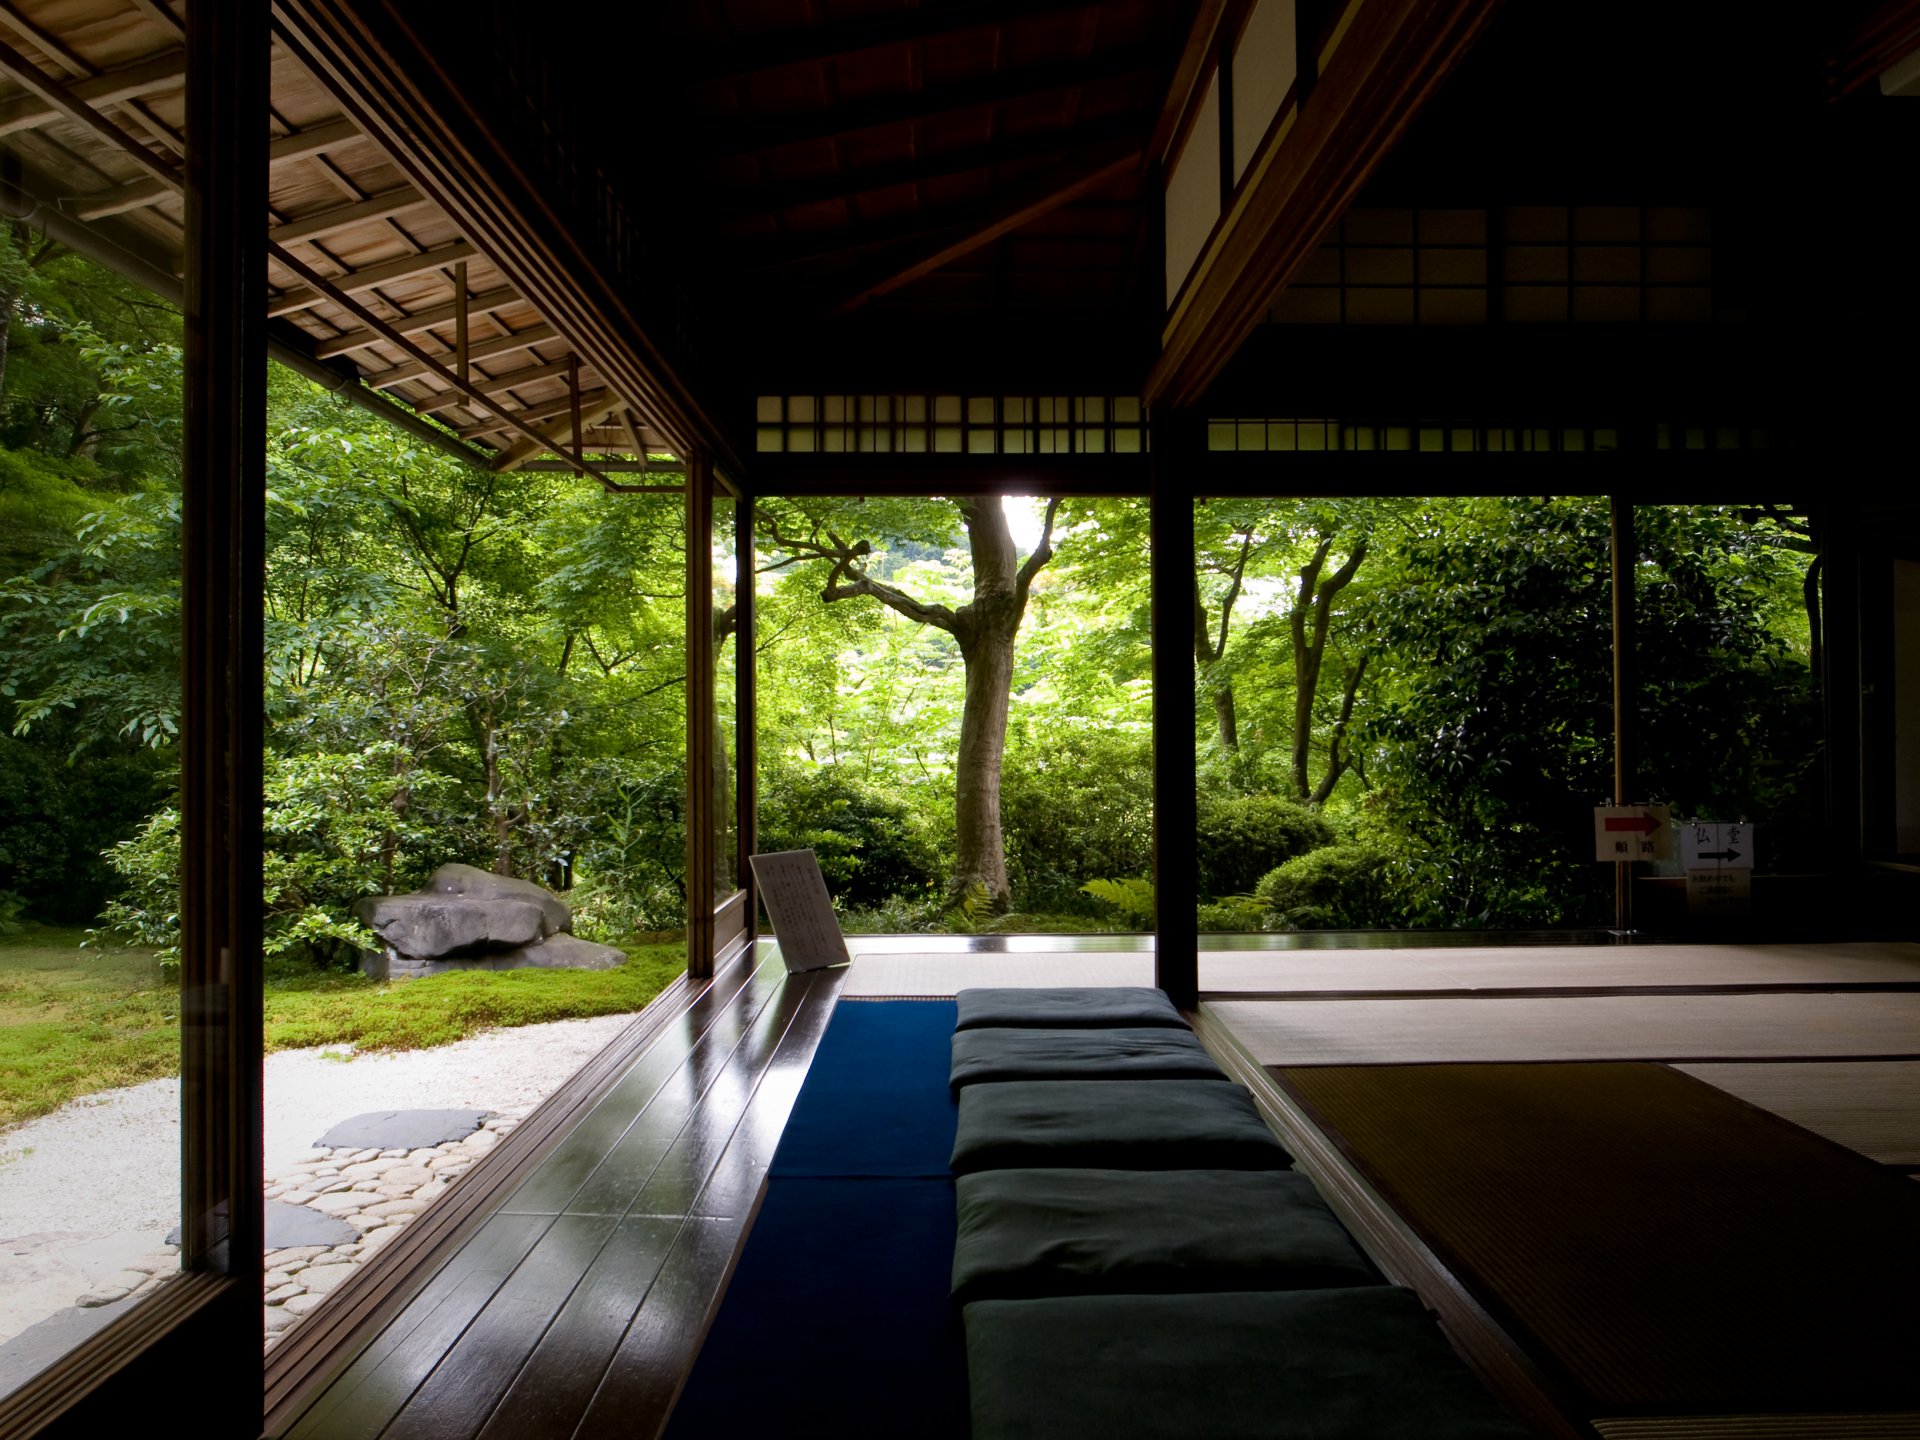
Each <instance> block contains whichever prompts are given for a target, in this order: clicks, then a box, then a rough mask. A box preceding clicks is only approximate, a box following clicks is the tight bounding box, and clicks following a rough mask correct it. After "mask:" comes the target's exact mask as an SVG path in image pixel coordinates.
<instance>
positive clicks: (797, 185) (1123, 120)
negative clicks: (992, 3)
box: [721, 110, 1146, 218]
mask: <svg viewBox="0 0 1920 1440" xmlns="http://www.w3.org/2000/svg"><path fill="white" fill-rule="evenodd" d="M1145 129H1146V123H1145V115H1144V112H1142V111H1139V110H1130V111H1126V112H1124V113H1122V114H1119V115H1114V116H1111V117H1103V118H1102V119H1100V120H1096V121H1092V122H1090V123H1088V124H1083V125H1074V126H1070V127H1067V128H1065V129H1058V130H1039V131H1033V132H1031V133H1029V134H1025V135H1018V136H1015V137H1014V138H1013V139H1011V140H1001V141H996V142H993V143H991V144H986V145H973V146H969V147H967V148H966V149H964V150H949V151H945V152H943V153H941V154H938V155H930V156H927V157H925V158H919V157H916V158H914V159H911V160H902V161H898V162H896V163H894V164H891V165H874V166H869V167H867V168H865V169H861V170H852V171H847V172H845V173H841V174H834V175H821V176H816V177H811V178H809V179H806V180H794V181H788V182H785V183H777V182H776V183H774V184H768V185H758V186H755V187H753V188H751V189H747V190H742V191H741V192H739V194H738V196H737V197H729V199H728V200H727V201H725V202H723V203H722V206H721V212H722V213H723V214H726V215H729V216H732V217H734V218H743V217H745V216H749V215H762V214H766V213H768V212H769V211H774V210H787V209H792V208H794V207H796V206H800V205H817V204H820V203H822V202H824V201H828V200H838V199H851V198H852V197H853V196H855V195H862V194H866V193H868V192H870V191H874V190H885V189H887V188H888V187H890V186H895V185H917V184H924V183H926V182H927V181H929V180H939V179H945V178H947V177H950V176H954V175H965V174H968V173H970V172H972V171H975V170H984V169H988V168H990V167H992V166H996V165H1010V164H1015V163H1017V162H1020V161H1023V160H1037V159H1040V158H1042V157H1043V156H1047V155H1058V154H1063V153H1065V152H1067V151H1071V150H1074V149H1077V148H1082V147H1086V146H1090V145H1099V144H1105V143H1108V142H1110V141H1115V140H1123V139H1131V140H1138V139H1139V138H1140V136H1141V135H1142V134H1143V133H1144V131H1145Z"/></svg>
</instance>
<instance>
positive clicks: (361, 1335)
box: [265, 948, 838, 1437]
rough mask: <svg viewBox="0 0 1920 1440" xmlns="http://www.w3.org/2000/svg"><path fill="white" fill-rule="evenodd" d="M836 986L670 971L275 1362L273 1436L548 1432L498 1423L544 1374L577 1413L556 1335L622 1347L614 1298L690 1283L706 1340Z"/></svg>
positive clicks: (579, 1404) (565, 1351)
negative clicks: (659, 987) (651, 997)
mask: <svg viewBox="0 0 1920 1440" xmlns="http://www.w3.org/2000/svg"><path fill="white" fill-rule="evenodd" d="M837 988H838V976H837V975H836V976H833V977H819V978H817V979H816V978H814V977H795V978H794V979H792V980H789V979H788V977H786V975H785V974H784V971H783V969H782V967H781V966H780V965H779V963H778V961H777V960H773V961H769V960H765V959H760V960H756V959H755V957H754V956H753V955H752V952H751V950H750V948H743V949H742V950H741V951H739V952H738V953H736V954H735V955H733V956H730V957H728V958H727V959H726V960H724V961H723V963H722V964H721V965H720V966H718V967H717V971H716V974H715V975H714V976H713V977H712V978H711V979H709V980H701V981H693V982H689V981H688V980H687V979H686V978H685V977H681V978H679V979H676V980H675V982H674V983H673V984H672V985H671V986H670V987H669V988H668V989H667V990H666V991H664V992H663V993H662V994H661V996H660V997H659V998H658V999H656V1000H655V1001H654V1002H653V1004H652V1005H650V1006H649V1007H648V1008H647V1009H646V1010H645V1011H643V1012H642V1013H641V1014H640V1016H639V1017H637V1018H636V1020H635V1022H634V1024H633V1025H632V1026H630V1027H629V1028H628V1029H627V1030H626V1031H624V1032H622V1034H621V1035H620V1036H619V1037H618V1038H617V1039H616V1040H615V1041H614V1042H613V1043H612V1044H611V1045H609V1046H608V1047H607V1048H606V1049H605V1050H603V1051H602V1052H601V1053H600V1054H598V1055H596V1056H595V1057H594V1058H593V1059H592V1060H591V1061H589V1062H588V1064H587V1065H585V1066H583V1067H582V1068H581V1070H580V1071H579V1072H578V1073H576V1074H575V1076H574V1077H573V1078H572V1079H570V1080H569V1081H568V1082H567V1083H566V1084H565V1085H563V1086H562V1087H561V1088H560V1089H559V1090H558V1091H556V1092H555V1094H554V1095H552V1096H550V1097H549V1098H548V1099H547V1100H546V1101H545V1102H543V1104H542V1105H541V1106H540V1107H539V1108H537V1109H536V1110H535V1111H534V1112H533V1113H532V1114H531V1115H529V1116H528V1117H527V1119H526V1120H524V1121H523V1122H522V1123H521V1124H520V1125H519V1126H518V1127H516V1129H515V1130H514V1131H513V1132H512V1133H511V1134H510V1135H509V1136H508V1138H507V1139H506V1140H505V1141H503V1142H502V1144H501V1145H500V1146H498V1147H497V1148H496V1149H494V1150H493V1151H492V1152H490V1153H489V1154H488V1155H487V1156H485V1157H484V1158H483V1159H482V1160H480V1161H479V1162H477V1163H476V1164H475V1165H474V1166H473V1168H472V1169H471V1170H469V1171H468V1172H467V1173H466V1175H464V1176H462V1177H461V1178H460V1180H459V1181H457V1182H456V1183H455V1185H454V1186H453V1187H452V1188H451V1189H450V1190H449V1191H448V1193H447V1194H446V1195H445V1196H444V1197H442V1199H441V1200H440V1202H439V1203H437V1204H436V1205H435V1206H433V1207H432V1208H431V1209H430V1210H428V1211H427V1212H426V1213H424V1214H423V1215H422V1216H421V1217H420V1219H419V1220H418V1221H416V1222H415V1223H414V1224H413V1225H412V1226H409V1227H408V1229H407V1231H406V1232H405V1233H404V1234H403V1235H402V1236H401V1238H400V1239H398V1240H396V1241H394V1242H393V1244H392V1245H391V1246H389V1247H387V1249H386V1250H385V1251H383V1252H382V1253H381V1254H380V1255H379V1256H377V1257H376V1258H375V1259H374V1260H372V1261H370V1262H369V1263H368V1264H367V1265H366V1266H364V1267H362V1268H361V1269H360V1270H359V1271H357V1272H356V1273H355V1274H354V1275H353V1276H352V1277H351V1278H350V1279H349V1280H348V1281H347V1282H346V1283H345V1284H344V1285H342V1287H341V1288H340V1290H339V1291H338V1292H336V1293H335V1294H334V1295H333V1296H331V1297H330V1298H329V1299H328V1301H327V1303H326V1304H324V1305H322V1306H321V1307H320V1308H319V1309H318V1310H316V1311H315V1312H314V1313H313V1314H312V1315H310V1316H309V1317H308V1318H307V1320H306V1321H305V1322H304V1324H303V1325H302V1326H301V1328H300V1329H299V1330H298V1331H296V1332H295V1334H294V1336H292V1337H290V1339H289V1340H288V1341H287V1342H286V1343H284V1344H283V1345H282V1346H281V1347H279V1348H278V1349H277V1350H276V1351H275V1352H274V1353H273V1354H272V1355H271V1356H270V1357H269V1363H268V1367H267V1382H268V1391H267V1400H268V1410H267V1424H266V1428H265V1433H266V1434H268V1435H272V1436H280V1435H299V1436H320V1435H324V1436H328V1437H334V1436H344V1435H366V1436H369V1437H371V1436H374V1435H382V1434H388V1435H395V1436H398V1435H404V1434H410V1433H416V1432H421V1433H432V1434H435V1435H465V1434H480V1433H482V1431H483V1429H484V1430H485V1432H486V1433H498V1434H511V1435H515V1436H519V1435H536V1434H546V1433H549V1432H548V1429H547V1428H546V1427H545V1426H543V1425H541V1424H538V1423H534V1422H531V1421H528V1420H526V1418H525V1417H524V1415H523V1416H522V1418H521V1419H520V1420H516V1421H514V1422H513V1423H512V1424H510V1425H509V1426H508V1427H507V1428H505V1429H500V1428H497V1424H498V1422H500V1421H503V1420H504V1419H505V1418H506V1416H507V1415H508V1413H509V1412H514V1413H519V1412H521V1411H524V1410H525V1408H526V1407H525V1404H524V1403H523V1402H525V1401H527V1400H528V1399H529V1397H530V1396H532V1395H534V1394H535V1393H536V1392H540V1393H544V1391H545V1390H548V1389H552V1388H553V1387H554V1385H555V1384H556V1383H559V1389H560V1392H561V1394H560V1395H547V1396H545V1398H544V1399H543V1400H542V1401H541V1403H540V1405H539V1406H538V1407H536V1408H538V1409H540V1410H541V1411H542V1412H543V1413H553V1412H554V1411H555V1410H556V1406H557V1407H558V1408H559V1409H566V1408H568V1405H569V1401H568V1400H567V1399H566V1398H565V1397H566V1396H571V1397H572V1401H573V1402H574V1403H573V1407H572V1408H573V1414H574V1418H575V1419H576V1420H577V1419H578V1418H579V1417H580V1414H581V1412H582V1411H583V1410H585V1409H586V1408H587V1406H588V1404H589V1402H590V1401H591V1400H592V1399H593V1397H594V1395H595V1393H596V1387H597V1386H598V1384H599V1381H600V1379H601V1375H600V1374H599V1373H598V1372H596V1373H595V1374H593V1375H591V1376H587V1375H580V1374H574V1373H573V1371H572V1369H569V1367H570V1366H571V1367H573V1368H574V1369H577V1367H578V1363H579V1360H580V1356H581V1353H582V1352H581V1350H580V1348H579V1346H578V1345H577V1344H574V1345H571V1346H570V1345H569V1343H568V1342H567V1340H566V1338H565V1337H567V1336H569V1335H571V1336H574V1337H576V1339H578V1337H580V1336H581V1335H582V1334H583V1333H591V1334H592V1335H594V1336H596V1337H598V1342H599V1343H600V1344H601V1345H602V1347H603V1348H604V1349H606V1350H607V1351H608V1353H609V1354H610V1355H614V1352H615V1351H616V1350H618V1351H620V1352H622V1353H624V1351H625V1350H626V1349H627V1348H628V1345H629V1342H630V1341H631V1335H629V1334H628V1333H627V1332H626V1328H625V1320H624V1319H623V1321H622V1325H621V1327H620V1328H618V1329H615V1330H614V1331H613V1333H612V1336H611V1339H610V1340H608V1339H607V1337H606V1334H605V1331H606V1327H607V1324H608V1323H609V1316H610V1314H611V1312H610V1311H609V1310H608V1306H609V1305H610V1304H615V1303H616V1301H617V1300H618V1299H619V1297H624V1299H625V1300H626V1301H631V1302H632V1308H630V1310H629V1314H628V1316H627V1317H626V1318H631V1319H632V1320H633V1322H634V1326H635V1328H636V1329H637V1328H640V1324H641V1320H642V1319H644V1318H646V1317H645V1316H643V1315H635V1314H634V1313H633V1308H638V1309H642V1310H646V1309H652V1310H658V1309H661V1308H662V1307H663V1306H664V1304H665V1303H666V1301H667V1300H668V1299H669V1298H670V1297H671V1296H672V1295H674V1294H678V1293H681V1292H684V1293H685V1297H686V1299H687V1300H688V1301H690V1300H691V1297H692V1295H693V1294H694V1292H696V1291H699V1292H703V1298H702V1301H701V1309H700V1310H698V1311H696V1312H695V1313H694V1314H693V1316H692V1321H693V1325H694V1327H697V1325H698V1322H699V1321H700V1319H701V1318H702V1316H703V1315H704V1313H705V1306H706V1305H707V1304H708V1303H710V1301H711V1298H712V1293H715V1292H717V1285H718V1279H719V1276H720V1275H721V1273H722V1272H723V1271H724V1266H725V1264H726V1262H727V1261H728V1260H729V1259H730V1257H731V1255H732V1249H733V1243H734V1241H735V1240H737V1238H738V1237H737V1233H736V1232H737V1231H738V1230H739V1229H741V1228H743V1226H744V1223H745V1216H746V1214H747V1212H748V1210H749V1209H750V1207H751V1202H752V1200H753V1197H754V1196H755V1194H756V1193H757V1190H758V1186H759V1179H760V1176H761V1175H763V1174H764V1171H765V1166H766V1163H767V1161H768V1160H769V1159H770V1158H771V1154H772V1147H773V1145H774V1143H775V1142H777V1140H778V1137H779V1132H780V1129H781V1127H782V1125H783V1124H784V1122H785V1116H786V1111H787V1109H788V1108H790V1107H791V1104H792V1098H793V1094H794V1092H796V1091H797V1089H798V1086H799V1076H800V1075H802V1074H804V1071H805V1066H806V1064H807V1062H808V1061H810V1059H811V1057H812V1050H813V1045H814V1044H815V1043H817V1040H818V1035H819V1031H820V1030H821V1029H822V1028H824V1024H825V1016H826V1014H827V1012H828V1011H829V1010H830V1009H831V1002H832V999H833V995H834V993H835V992H836V991H837ZM743 1197H744V1198H743ZM722 1241H724V1242H725V1243H724V1245H722V1246H721V1253H720V1255H719V1260H720V1266H719V1268H718V1269H716V1268H714V1267H713V1266H712V1265H711V1264H710V1263H708V1259H707V1257H708V1252H709V1251H710V1250H711V1249H712V1248H713V1246H714V1245H715V1244H719V1243H720V1242H722ZM649 1257H652V1258H651V1260H649ZM636 1284H637V1285H638V1286H639V1287H640V1288H639V1289H638V1290H637V1291H636V1290H635V1288H634V1287H635V1285H636ZM689 1286H691V1289H689V1288H688V1287H689ZM643 1302H644V1303H643ZM681 1319H682V1321H684V1316H682V1317H681ZM529 1327H531V1328H529ZM669 1328H670V1329H671V1330H672V1331H673V1332H674V1333H676V1334H678V1333H681V1331H682V1329H683V1328H688V1327H684V1326H683V1324H682V1323H676V1324H675V1325H673V1326H671V1327H669ZM550 1341H551V1342H552V1343H549V1342H550ZM536 1347H537V1348H539V1349H540V1350H542V1351H543V1352H544V1354H543V1355H542V1356H531V1357H530V1352H531V1351H533V1350H534V1349H535V1348H536ZM509 1355H512V1356H515V1357H517V1358H514V1359H511V1360H510V1359H509V1358H508V1356H509ZM615 1358H617V1355H615ZM691 1358H692V1355H691V1350H689V1351H688V1353H687V1354H686V1355H685V1356H684V1357H676V1356H674V1355H670V1354H656V1355H655V1356H654V1359H655V1361H656V1362H657V1363H658V1364H660V1365H662V1366H666V1367H667V1368H671V1366H672V1365H674V1364H678V1365H679V1367H680V1370H684V1368H685V1364H689V1363H691ZM535 1359H537V1360H540V1361H541V1363H540V1364H534V1363H532V1360H535ZM682 1359H683V1360H684V1362H685V1363H681V1361H682ZM523 1362H524V1363H523ZM556 1364H557V1365H558V1371H557V1372H556ZM523 1371H524V1373H523ZM556 1373H558V1374H559V1375H560V1376H562V1377H563V1379H564V1383H560V1382H558V1381H556ZM677 1383H678V1372H677V1371H676V1372H675V1373H674V1374H673V1375H672V1376H671V1377H670V1383H669V1387H668V1393H667V1397H666V1398H667V1400H668V1401H670V1399H671V1389H672V1386H674V1385H677ZM496 1411H498V1412H499V1413H498V1414H496V1413H495V1412H496ZM660 1415H661V1418H664V1415H665V1410H664V1408H663V1409H662V1410H661V1411H660ZM629 1418H630V1419H631V1412H630V1416H629ZM634 1428H637V1427H632V1426H630V1428H629V1432H628V1433H633V1429H634ZM559 1433H567V1434H571V1433H573V1426H572V1423H571V1422H570V1423H569V1424H568V1426H567V1427H566V1428H565V1429H564V1430H563V1431H561V1432H559ZM648 1433H650V1432H648Z"/></svg>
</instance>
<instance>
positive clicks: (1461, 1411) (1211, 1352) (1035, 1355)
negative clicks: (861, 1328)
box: [966, 1285, 1529, 1440]
mask: <svg viewBox="0 0 1920 1440" xmlns="http://www.w3.org/2000/svg"><path fill="white" fill-rule="evenodd" d="M966 1327H967V1372H968V1380H969V1384H970V1387H971V1390H972V1395H973V1440H1157V1437H1167V1440H1192V1437H1196V1436H1204V1437H1206V1440H1524V1437H1525V1436H1527V1435H1528V1433H1529V1432H1528V1431H1527V1430H1525V1429H1523V1428H1521V1427H1520V1426H1519V1425H1517V1424H1516V1423H1514V1421H1513V1420H1512V1419H1511V1418H1509V1417H1508V1416H1507V1414H1506V1413H1505V1412H1504V1411H1503V1410H1502V1409H1501V1408H1500V1407H1499V1406H1498V1405H1497V1404H1496V1403H1495V1402H1494V1400H1493V1398H1492V1397H1491V1396H1490V1395H1488V1394H1487V1392H1486V1391H1485V1390H1484V1389H1483V1388H1482V1387H1481V1385H1480V1383H1479V1382H1478V1381H1477V1380H1475V1379H1474V1377H1473V1375H1472V1374H1471V1373H1470V1372H1469V1371H1468V1370H1467V1367H1466V1366H1465V1365H1464V1364H1462V1363H1461V1361H1460V1359H1459V1358H1458V1357H1457V1356H1456V1355H1455V1354H1454V1353H1453V1350H1452V1349H1451V1348H1450V1347H1449V1346H1448V1344H1447V1342H1446V1340H1445V1339H1444V1338H1443V1337H1442V1336H1441V1334H1440V1331H1439V1329H1438V1328H1437V1327H1436V1326H1435V1325H1434V1323H1433V1321H1432V1320H1431V1319H1429V1318H1428V1316H1427V1313H1426V1312H1425V1311H1424V1310H1423V1309H1421V1307H1420V1302H1419V1301H1418V1300H1417V1299H1416V1298H1415V1297H1414V1295H1413V1293H1412V1292H1411V1291H1408V1290H1398V1289H1394V1288H1391V1287H1389V1286H1385V1285H1372V1286H1364V1287H1352V1288H1348V1289H1343V1290H1291V1291H1282V1292H1278V1293H1271V1294H1235V1295H1082V1296H1074V1297H1071V1298H1066V1299H1054V1300H978V1301H975V1302H974V1303H973V1304H971V1305H969V1306H967V1308H966Z"/></svg>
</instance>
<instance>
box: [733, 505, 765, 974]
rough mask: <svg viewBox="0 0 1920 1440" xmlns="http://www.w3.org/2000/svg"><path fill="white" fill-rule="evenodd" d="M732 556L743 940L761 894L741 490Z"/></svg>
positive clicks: (748, 539) (751, 610) (749, 534)
mask: <svg viewBox="0 0 1920 1440" xmlns="http://www.w3.org/2000/svg"><path fill="white" fill-rule="evenodd" d="M734 554H735V555H736V556H737V557H739V558H738V565H739V573H738V575H737V577H736V578H735V581H734V590H733V593H734V604H735V607H736V608H735V610H734V626H733V729H734V737H733V754H734V767H735V769H734V781H733V797H734V810H735V814H734V834H735V836H736V837H737V840H738V853H737V854H736V855H735V857H734V863H735V872H734V878H735V880H736V881H737V883H738V884H739V886H740V888H741V889H742V890H744V891H746V897H745V903H746V907H747V912H746V922H747V938H748V939H752V938H753V937H754V936H756V935H758V934H759V933H760V921H759V917H760V900H759V891H758V889H757V888H756V887H755V885H754V883H753V867H752V866H751V865H749V864H748V863H747V857H748V856H749V855H751V854H753V852H754V851H755V850H757V849H758V848H759V844H760V841H759V834H760V789H759V768H760V761H759V749H758V746H757V744H756V741H757V739H758V736H759V731H760V715H759V705H760V700H759V693H760V692H759V681H758V676H757V675H756V673H755V672H756V670H757V668H758V657H757V655H756V653H755V652H756V651H757V649H758V648H759V641H758V639H757V636H758V633H759V629H758V619H757V614H756V609H757V604H758V601H757V598H756V596H755V594H754V571H753V497H752V496H751V495H749V494H747V493H746V492H745V491H744V490H743V491H742V492H741V494H740V498H739V500H738V501H737V502H736V503H735V509H734Z"/></svg>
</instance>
